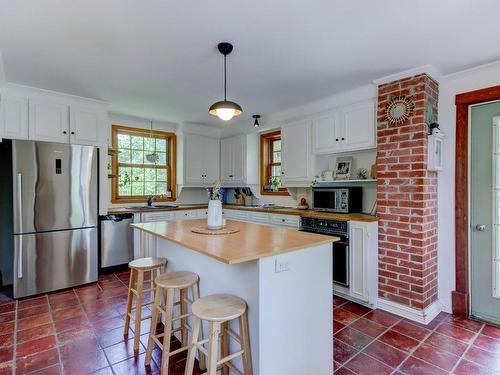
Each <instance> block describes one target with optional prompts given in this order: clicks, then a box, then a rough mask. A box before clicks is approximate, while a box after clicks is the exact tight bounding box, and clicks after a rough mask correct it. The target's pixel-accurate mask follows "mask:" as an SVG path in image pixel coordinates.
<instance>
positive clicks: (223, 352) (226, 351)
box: [220, 322, 229, 375]
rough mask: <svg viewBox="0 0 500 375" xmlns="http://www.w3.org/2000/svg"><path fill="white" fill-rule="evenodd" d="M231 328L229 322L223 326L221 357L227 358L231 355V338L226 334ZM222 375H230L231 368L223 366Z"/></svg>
mask: <svg viewBox="0 0 500 375" xmlns="http://www.w3.org/2000/svg"><path fill="white" fill-rule="evenodd" d="M228 328H229V322H224V323H222V324H221V336H220V337H221V340H220V355H221V357H222V358H225V357H227V356H228V355H229V337H228V335H227V334H226V330H227V329H228ZM221 375H229V368H228V367H227V366H225V365H222V369H221Z"/></svg>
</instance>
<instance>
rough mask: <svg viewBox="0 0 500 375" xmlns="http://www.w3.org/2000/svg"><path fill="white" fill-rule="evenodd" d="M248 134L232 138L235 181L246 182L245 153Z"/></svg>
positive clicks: (236, 182)
mask: <svg viewBox="0 0 500 375" xmlns="http://www.w3.org/2000/svg"><path fill="white" fill-rule="evenodd" d="M245 137H246V136H245V135H240V136H237V137H234V138H232V140H231V145H232V147H231V159H232V176H233V177H232V180H233V183H235V184H238V183H241V184H243V183H244V182H245V174H246V173H245V162H246V160H245V154H246V138H245Z"/></svg>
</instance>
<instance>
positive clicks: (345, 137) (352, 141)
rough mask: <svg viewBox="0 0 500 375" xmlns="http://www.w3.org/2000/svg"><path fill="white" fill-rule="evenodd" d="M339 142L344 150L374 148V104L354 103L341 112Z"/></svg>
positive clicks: (368, 102) (371, 102)
mask: <svg viewBox="0 0 500 375" xmlns="http://www.w3.org/2000/svg"><path fill="white" fill-rule="evenodd" d="M340 124H341V125H340V126H341V135H340V136H341V139H340V140H341V142H342V147H343V149H344V150H346V151H347V150H361V149H366V148H373V147H375V146H376V136H375V134H376V129H375V126H376V122H375V104H374V102H373V101H367V102H362V103H356V104H353V105H350V106H347V107H345V108H343V109H342V111H341V119H340Z"/></svg>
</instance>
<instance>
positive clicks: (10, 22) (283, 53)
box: [0, 0, 500, 125]
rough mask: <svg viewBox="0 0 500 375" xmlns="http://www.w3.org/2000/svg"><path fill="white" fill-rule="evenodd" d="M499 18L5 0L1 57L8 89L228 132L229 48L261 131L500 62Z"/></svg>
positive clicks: (390, 6) (468, 11) (465, 4)
mask: <svg viewBox="0 0 500 375" xmlns="http://www.w3.org/2000/svg"><path fill="white" fill-rule="evenodd" d="M499 14H500V2H498V0H488V1H487V0H440V1H435V0H419V1H416V2H415V1H401V0H378V1H367V0H365V1H361V0H356V1H345V0H315V1H311V0H293V1H290V0H273V1H269V0H267V1H265V0H253V1H235V0H204V1H193V0H185V1H172V0H155V1H134V0H106V1H102V0H71V1H68V0H44V1H40V0H23V1H12V0H0V51H1V52H2V55H3V60H4V70H5V75H6V78H7V81H9V82H15V83H20V84H26V85H30V86H36V87H41V88H45V89H50V90H56V91H61V92H65V93H71V94H75V95H80V96H85V97H91V98H96V99H102V100H105V101H107V102H109V103H110V110H111V111H114V112H120V113H125V114H130V115H135V116H142V117H147V118H154V119H159V120H169V121H176V122H183V121H186V122H197V123H204V124H211V125H220V124H222V123H223V122H222V121H220V120H218V119H216V118H213V117H211V116H210V115H209V114H208V107H209V106H210V105H211V104H212V103H213V102H215V101H218V100H220V99H221V97H222V95H223V86H222V72H223V71H222V66H223V65H222V63H223V60H222V56H221V55H220V54H219V53H218V52H217V49H216V45H217V43H218V42H220V41H229V42H232V43H233V44H234V46H235V47H234V51H233V53H232V54H231V55H230V56H229V57H228V99H229V100H233V101H236V102H238V103H239V104H241V105H242V107H243V110H244V114H243V115H242V116H244V118H245V119H248V121H249V122H251V115H252V114H255V113H259V114H263V115H265V114H269V113H273V112H276V111H281V110H284V109H287V108H290V107H293V106H296V105H300V104H304V103H307V102H311V101H314V100H316V99H320V98H323V97H326V96H330V95H334V94H336V93H339V92H342V91H345V90H348V89H352V88H356V87H359V86H362V85H364V84H367V83H369V82H371V81H372V80H373V79H376V78H380V77H383V76H385V75H388V74H391V73H395V72H399V71H402V70H406V69H410V68H413V67H417V66H421V65H426V64H431V65H433V66H434V67H436V68H437V69H438V70H439V71H440V72H441V73H442V74H448V73H452V72H455V71H459V70H463V69H465V68H468V67H471V66H475V65H479V64H483V63H488V62H491V61H494V60H498V59H500V44H499V43H498V38H499V36H500V22H499V21H498V15H499ZM226 124H227V123H226Z"/></svg>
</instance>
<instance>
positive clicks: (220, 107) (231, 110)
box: [208, 42, 243, 121]
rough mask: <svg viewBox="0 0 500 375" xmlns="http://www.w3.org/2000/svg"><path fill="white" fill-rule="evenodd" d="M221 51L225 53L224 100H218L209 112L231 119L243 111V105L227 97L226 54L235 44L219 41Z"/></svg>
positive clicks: (225, 119)
mask: <svg viewBox="0 0 500 375" xmlns="http://www.w3.org/2000/svg"><path fill="white" fill-rule="evenodd" d="M217 48H218V49H219V52H220V53H222V54H223V55H224V100H221V101H219V102H216V103H214V104H212V105H211V106H210V109H209V110H208V113H210V114H211V115H212V116H217V117H218V118H220V119H221V120H223V121H229V120H231V119H232V118H233V117H234V116H239V115H241V113H242V112H243V110H242V109H241V106H240V105H239V104H238V103H235V102H231V101H229V100H227V99H226V91H227V79H226V56H227V55H229V54H230V53H231V51H232V50H233V45H232V44H231V43H226V42H224V43H219V45H218V46H217Z"/></svg>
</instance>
